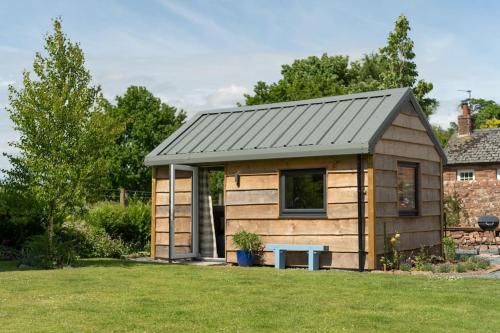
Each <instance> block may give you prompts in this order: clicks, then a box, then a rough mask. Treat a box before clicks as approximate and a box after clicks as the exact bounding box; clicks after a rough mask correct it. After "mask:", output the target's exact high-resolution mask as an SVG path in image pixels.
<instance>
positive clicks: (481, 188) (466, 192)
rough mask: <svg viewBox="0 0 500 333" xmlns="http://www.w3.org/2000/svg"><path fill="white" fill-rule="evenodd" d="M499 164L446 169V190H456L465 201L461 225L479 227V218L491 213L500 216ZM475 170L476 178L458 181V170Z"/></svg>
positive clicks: (444, 177)
mask: <svg viewBox="0 0 500 333" xmlns="http://www.w3.org/2000/svg"><path fill="white" fill-rule="evenodd" d="M497 168H500V164H498V165H496V164H495V165H468V166H465V167H455V166H453V167H452V166H448V167H446V168H445V169H444V174H443V181H444V192H445V193H451V192H452V191H453V190H455V191H456V192H457V193H458V195H459V196H460V197H461V198H462V200H463V202H464V211H463V214H462V217H461V221H460V226H464V227H466V226H467V227H477V218H478V217H479V216H481V215H485V214H491V215H496V216H499V217H500V180H497ZM462 169H465V170H471V169H472V170H474V175H475V180H469V181H457V171H458V170H462Z"/></svg>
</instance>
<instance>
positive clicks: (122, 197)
mask: <svg viewBox="0 0 500 333" xmlns="http://www.w3.org/2000/svg"><path fill="white" fill-rule="evenodd" d="M126 205H127V191H125V189H124V188H123V187H120V206H122V207H125V206H126Z"/></svg>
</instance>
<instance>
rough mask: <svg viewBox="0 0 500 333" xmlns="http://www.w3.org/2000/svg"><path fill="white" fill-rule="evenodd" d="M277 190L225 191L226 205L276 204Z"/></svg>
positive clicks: (277, 199) (277, 200)
mask: <svg viewBox="0 0 500 333" xmlns="http://www.w3.org/2000/svg"><path fill="white" fill-rule="evenodd" d="M278 202H279V194H278V190H251V191H226V205H254V204H277V203H278Z"/></svg>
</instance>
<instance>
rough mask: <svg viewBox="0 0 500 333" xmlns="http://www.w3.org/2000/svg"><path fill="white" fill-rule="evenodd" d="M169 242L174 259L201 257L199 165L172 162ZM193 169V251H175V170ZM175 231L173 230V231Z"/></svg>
mask: <svg viewBox="0 0 500 333" xmlns="http://www.w3.org/2000/svg"><path fill="white" fill-rule="evenodd" d="M169 169H170V170H169V171H170V172H169V177H170V184H169V187H170V188H169V194H170V195H169V214H168V216H169V217H168V223H169V233H168V237H169V242H168V244H169V245H168V258H169V260H172V259H189V258H197V257H199V242H198V222H199V221H198V167H193V166H189V165H180V164H170V167H169ZM176 170H182V171H191V172H192V174H193V178H192V183H191V209H192V211H191V222H192V223H191V225H192V227H191V250H192V251H191V252H189V253H179V254H177V253H175V171H176ZM172 231H173V232H172Z"/></svg>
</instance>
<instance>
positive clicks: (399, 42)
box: [379, 15, 438, 116]
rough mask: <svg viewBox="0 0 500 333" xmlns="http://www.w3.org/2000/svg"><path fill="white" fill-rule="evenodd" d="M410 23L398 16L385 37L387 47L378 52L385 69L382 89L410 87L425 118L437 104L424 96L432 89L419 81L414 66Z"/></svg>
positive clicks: (403, 17) (428, 84) (429, 84)
mask: <svg viewBox="0 0 500 333" xmlns="http://www.w3.org/2000/svg"><path fill="white" fill-rule="evenodd" d="M410 31H411V27H410V22H409V21H408V19H407V18H406V16H404V15H400V16H399V17H398V18H397V19H396V22H395V26H394V30H393V31H392V32H390V33H389V36H388V37H387V45H386V46H384V47H382V48H381V49H380V50H379V51H380V54H381V56H382V57H383V58H384V60H385V61H384V65H385V66H386V69H385V70H383V71H382V72H381V74H380V76H381V79H382V85H381V86H382V87H384V88H402V87H412V88H413V92H414V93H415V97H417V99H418V100H419V103H420V105H421V106H422V109H423V110H424V112H425V113H426V115H427V116H429V115H430V114H432V112H433V111H434V109H435V108H436V107H437V105H438V102H437V100H435V99H432V98H428V97H426V95H427V94H428V93H429V92H430V91H431V90H432V89H433V85H432V83H430V82H426V81H424V80H419V81H418V82H417V78H418V71H417V64H415V62H414V59H415V52H413V46H414V42H413V40H412V39H411V38H410V36H409V33H410Z"/></svg>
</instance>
